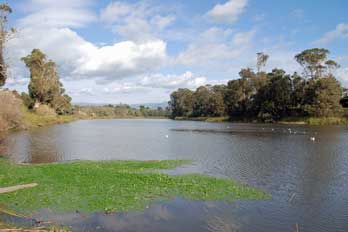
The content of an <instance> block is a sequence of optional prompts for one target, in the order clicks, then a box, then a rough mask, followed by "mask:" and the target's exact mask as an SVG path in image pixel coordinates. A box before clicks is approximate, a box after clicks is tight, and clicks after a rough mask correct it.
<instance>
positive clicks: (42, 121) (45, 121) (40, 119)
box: [24, 110, 79, 128]
mask: <svg viewBox="0 0 348 232" xmlns="http://www.w3.org/2000/svg"><path fill="white" fill-rule="evenodd" d="M78 119H79V118H78V117H76V116H74V115H57V116H50V115H38V114H36V113H34V112H30V111H27V110H26V111H25V113H24V122H25V124H26V126H27V127H29V128H30V127H42V126H48V125H54V124H62V123H68V122H72V121H75V120H78Z"/></svg>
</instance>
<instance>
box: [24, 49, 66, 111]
mask: <svg viewBox="0 0 348 232" xmlns="http://www.w3.org/2000/svg"><path fill="white" fill-rule="evenodd" d="M22 61H23V62H24V63H25V65H26V66H27V67H28V68H29V70H30V83H29V96H30V97H31V98H32V99H33V100H34V108H36V107H38V106H39V105H40V104H47V105H50V106H51V107H52V108H54V109H55V110H56V112H57V113H59V114H64V113H68V112H70V111H71V104H70V101H71V98H70V97H69V96H68V95H65V94H64V93H65V89H64V88H63V85H62V83H61V82H60V81H59V76H58V73H57V67H56V64H55V63H54V62H53V61H52V60H47V57H46V55H45V54H44V53H43V52H41V51H40V50H39V49H34V50H33V51H32V52H31V54H30V55H28V56H26V57H23V58H22Z"/></svg>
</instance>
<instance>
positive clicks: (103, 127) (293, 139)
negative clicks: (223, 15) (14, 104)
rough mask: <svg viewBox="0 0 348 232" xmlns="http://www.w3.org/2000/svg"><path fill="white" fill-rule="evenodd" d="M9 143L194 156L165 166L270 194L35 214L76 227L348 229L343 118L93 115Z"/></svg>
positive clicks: (22, 158) (102, 153)
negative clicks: (260, 120) (245, 120)
mask: <svg viewBox="0 0 348 232" xmlns="http://www.w3.org/2000/svg"><path fill="white" fill-rule="evenodd" d="M313 140H314V141H313ZM5 144H6V147H5V150H6V153H7V154H8V156H9V158H10V159H11V160H12V161H14V162H18V163H19V162H24V163H49V162H60V161H70V160H130V159H134V160H164V159H189V160H193V164H192V165H186V166H184V167H181V168H178V169H176V170H171V171H168V173H170V174H182V173H192V172H194V173H203V174H207V175H212V176H217V177H222V178H232V179H235V180H237V181H239V182H241V183H245V184H248V185H251V186H253V187H257V188H260V189H262V190H264V191H266V192H267V193H270V194H271V195H272V200H265V201H236V202H234V203H225V202H204V201H189V200H185V199H183V198H181V197H180V196H178V197H177V198H175V199H172V200H171V201H166V202H154V203H153V204H151V206H150V207H149V208H147V209H145V210H144V211H141V212H129V213H122V212H119V213H115V214H110V215H105V214H103V213H96V214H88V215H84V214H83V213H71V214H61V215H60V214H55V213H52V212H49V211H47V210H43V211H42V212H39V213H38V214H37V215H33V216H34V217H40V218H41V219H43V220H48V221H50V220H54V221H57V222H60V223H64V224H67V225H70V226H72V228H73V231H87V230H86V228H88V231H258V232H259V231H268V232H269V231H277V232H278V231H296V228H297V227H298V229H299V231H316V232H320V231H348V194H347V193H348V128H347V127H346V126H340V127H338V126H337V127H310V126H293V125H292V126H289V125H272V124H268V125H264V124H233V123H206V122H191V121H172V120H141V119H134V120H131V119H124V120H92V121H88V120H86V121H76V122H73V123H69V124H64V125H56V126H51V127H44V128H37V129H33V130H29V131H20V132H15V133H12V134H10V135H9V136H8V137H7V139H6V140H5ZM2 217H6V216H4V215H2V216H1V217H0V218H2Z"/></svg>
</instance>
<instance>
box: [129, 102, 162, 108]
mask: <svg viewBox="0 0 348 232" xmlns="http://www.w3.org/2000/svg"><path fill="white" fill-rule="evenodd" d="M130 106H131V107H134V108H139V107H140V106H145V107H149V108H151V109H157V108H158V107H162V108H163V109H164V108H166V107H167V106H168V102H159V103H143V104H131V105H130Z"/></svg>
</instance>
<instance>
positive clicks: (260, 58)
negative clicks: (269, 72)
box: [256, 52, 269, 73]
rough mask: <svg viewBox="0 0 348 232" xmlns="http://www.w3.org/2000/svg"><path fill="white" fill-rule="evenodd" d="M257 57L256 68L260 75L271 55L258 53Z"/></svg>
mask: <svg viewBox="0 0 348 232" xmlns="http://www.w3.org/2000/svg"><path fill="white" fill-rule="evenodd" d="M256 56H257V61H256V68H257V72H258V73H259V72H260V71H261V68H262V67H265V66H266V63H267V61H268V58H269V55H267V54H265V53H263V52H258V53H256Z"/></svg>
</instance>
